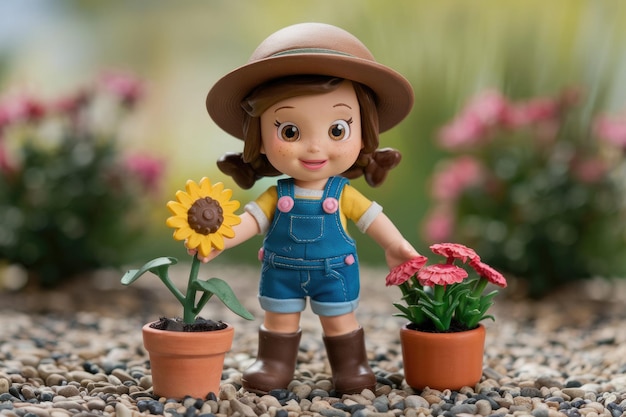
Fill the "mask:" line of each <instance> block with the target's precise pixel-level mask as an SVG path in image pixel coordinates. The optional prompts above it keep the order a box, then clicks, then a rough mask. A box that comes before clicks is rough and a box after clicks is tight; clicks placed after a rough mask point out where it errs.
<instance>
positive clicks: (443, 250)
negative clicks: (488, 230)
mask: <svg viewBox="0 0 626 417" xmlns="http://www.w3.org/2000/svg"><path fill="white" fill-rule="evenodd" d="M430 250H432V251H433V253H436V254H437V255H442V256H445V257H446V258H448V263H451V262H452V261H453V260H454V259H461V260H462V261H463V262H467V259H469V260H470V261H473V260H480V257H479V256H478V254H477V253H476V252H475V251H474V249H470V248H468V247H467V246H465V245H461V244H459V243H435V244H434V245H431V247H430Z"/></svg>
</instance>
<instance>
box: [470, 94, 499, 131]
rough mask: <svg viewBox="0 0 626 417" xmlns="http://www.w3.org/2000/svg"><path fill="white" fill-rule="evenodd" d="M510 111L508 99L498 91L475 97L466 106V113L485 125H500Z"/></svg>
mask: <svg viewBox="0 0 626 417" xmlns="http://www.w3.org/2000/svg"><path fill="white" fill-rule="evenodd" d="M508 109H509V102H508V101H507V99H506V97H504V96H503V95H502V93H500V92H499V91H497V90H486V91H483V92H482V93H479V94H477V95H476V96H474V97H473V98H472V99H471V100H470V101H469V103H468V104H467V105H466V106H465V110H464V113H465V114H466V115H472V116H474V117H475V118H477V119H478V120H480V121H481V122H482V123H483V125H486V126H494V125H497V124H500V122H501V121H502V119H503V117H504V116H505V114H506V112H507V111H508Z"/></svg>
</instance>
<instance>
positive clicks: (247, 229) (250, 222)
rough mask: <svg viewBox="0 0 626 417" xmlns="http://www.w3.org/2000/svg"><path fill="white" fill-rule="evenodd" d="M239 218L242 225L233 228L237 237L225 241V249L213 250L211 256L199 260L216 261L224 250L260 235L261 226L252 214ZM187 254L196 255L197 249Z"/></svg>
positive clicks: (190, 250)
mask: <svg viewBox="0 0 626 417" xmlns="http://www.w3.org/2000/svg"><path fill="white" fill-rule="evenodd" d="M239 218H240V219H241V223H239V224H238V225H236V226H233V230H234V231H235V236H234V237H233V238H230V239H224V249H222V250H212V251H211V253H209V256H207V257H204V258H200V257H199V258H198V259H200V260H201V261H202V262H203V263H207V262H209V261H210V260H212V259H215V258H216V257H217V256H218V255H219V254H220V253H222V252H223V251H224V250H226V249H230V248H232V247H235V246H237V245H239V244H240V243H243V242H245V241H246V240H248V239H250V238H251V237H252V236H255V235H257V234H259V231H260V230H259V224H258V223H257V221H256V219H255V218H254V217H253V216H252V215H251V214H250V213H248V212H244V213H243V214H242V215H241V216H239ZM187 252H188V253H189V254H190V255H195V254H196V253H197V251H196V249H187Z"/></svg>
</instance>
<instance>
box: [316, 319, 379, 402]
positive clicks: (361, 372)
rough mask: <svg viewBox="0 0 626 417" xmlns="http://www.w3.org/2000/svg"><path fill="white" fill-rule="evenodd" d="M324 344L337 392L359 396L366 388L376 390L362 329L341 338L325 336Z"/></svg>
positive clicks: (374, 377)
mask: <svg viewBox="0 0 626 417" xmlns="http://www.w3.org/2000/svg"><path fill="white" fill-rule="evenodd" d="M324 344H325V345H326V353H327V354H328V361H329V362H330V367H331V369H332V371H333V383H334V384H335V391H337V392H338V393H339V394H358V393H360V392H361V391H363V390H364V389H366V388H367V389H370V390H372V391H374V390H375V389H376V376H374V372H372V369H371V368H370V366H369V364H368V363H367V353H366V352H365V336H364V334H363V329H362V328H359V329H357V330H355V331H353V332H350V333H348V334H344V335H340V336H332V337H326V336H324Z"/></svg>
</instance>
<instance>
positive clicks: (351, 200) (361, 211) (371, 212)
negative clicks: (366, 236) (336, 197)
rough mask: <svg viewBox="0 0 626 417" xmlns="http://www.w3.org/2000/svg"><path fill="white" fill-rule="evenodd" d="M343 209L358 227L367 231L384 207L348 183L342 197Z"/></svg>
mask: <svg viewBox="0 0 626 417" xmlns="http://www.w3.org/2000/svg"><path fill="white" fill-rule="evenodd" d="M340 200H341V201H340V204H341V211H342V213H343V215H344V216H346V217H347V218H348V219H350V220H352V221H353V222H354V224H355V225H356V227H357V228H358V229H359V230H360V231H361V232H362V233H365V231H367V229H368V228H369V227H370V225H371V224H372V222H373V221H374V220H375V219H376V217H377V216H378V215H379V214H380V213H382V211H383V208H382V207H381V206H380V204H378V203H376V202H375V201H371V200H369V199H368V198H367V197H365V196H364V195H363V194H361V193H360V192H359V191H358V190H357V189H356V188H354V187H352V186H350V185H346V186H345V187H344V189H343V192H342V194H341V198H340Z"/></svg>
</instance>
